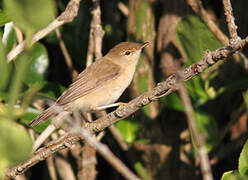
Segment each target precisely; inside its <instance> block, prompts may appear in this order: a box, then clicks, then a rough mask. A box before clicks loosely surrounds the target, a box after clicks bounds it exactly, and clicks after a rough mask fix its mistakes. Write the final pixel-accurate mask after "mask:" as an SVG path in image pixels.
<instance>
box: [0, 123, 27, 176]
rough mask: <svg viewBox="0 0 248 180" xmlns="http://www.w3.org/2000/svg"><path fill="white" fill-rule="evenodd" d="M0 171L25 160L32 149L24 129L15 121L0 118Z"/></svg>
mask: <svg viewBox="0 0 248 180" xmlns="http://www.w3.org/2000/svg"><path fill="white" fill-rule="evenodd" d="M0 129H1V131H0V171H1V172H2V171H3V170H4V169H3V168H6V167H7V166H8V167H10V166H15V165H17V164H18V163H20V162H23V161H24V160H26V159H27V158H28V157H29V155H30V153H31V149H32V141H31V139H30V137H29V135H28V133H27V132H26V130H25V129H24V128H22V127H20V126H18V125H17V124H16V123H15V122H13V121H11V120H6V119H0ZM1 172H0V174H1Z"/></svg>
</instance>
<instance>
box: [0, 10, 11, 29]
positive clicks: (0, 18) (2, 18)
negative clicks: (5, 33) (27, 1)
mask: <svg viewBox="0 0 248 180" xmlns="http://www.w3.org/2000/svg"><path fill="white" fill-rule="evenodd" d="M9 21H10V20H9V18H8V17H7V13H6V12H5V11H3V10H2V9H0V27H1V26H3V25H4V24H6V23H7V22H9Z"/></svg>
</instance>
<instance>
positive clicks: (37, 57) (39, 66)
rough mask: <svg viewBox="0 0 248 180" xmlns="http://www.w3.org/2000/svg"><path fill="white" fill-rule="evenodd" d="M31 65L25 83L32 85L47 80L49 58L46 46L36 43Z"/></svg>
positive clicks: (31, 54) (32, 52)
mask: <svg viewBox="0 0 248 180" xmlns="http://www.w3.org/2000/svg"><path fill="white" fill-rule="evenodd" d="M29 58H30V61H31V62H30V64H29V66H28V68H27V70H26V77H25V83H26V84H28V85H31V84H33V83H35V82H39V81H44V80H45V79H46V75H47V70H48V65H49V58H48V54H47V50H46V48H45V46H44V45H42V44H40V43H35V45H34V46H33V48H32V50H31V52H30V56H29Z"/></svg>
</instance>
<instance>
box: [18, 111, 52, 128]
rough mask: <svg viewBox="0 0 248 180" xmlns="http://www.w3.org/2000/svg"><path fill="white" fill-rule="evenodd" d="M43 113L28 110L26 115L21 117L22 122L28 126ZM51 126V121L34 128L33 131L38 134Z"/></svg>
mask: <svg viewBox="0 0 248 180" xmlns="http://www.w3.org/2000/svg"><path fill="white" fill-rule="evenodd" d="M40 113H41V111H38V110H36V109H33V108H27V110H26V112H25V113H24V115H23V116H22V117H21V119H20V122H21V123H22V124H25V125H27V126H28V124H29V123H30V121H31V120H33V119H34V118H36V117H37V116H38V115H39V114H40ZM49 124H50V121H46V122H44V123H41V124H39V125H37V126H34V127H32V129H34V130H35V131H36V132H39V133H41V132H43V131H44V130H45V129H46V127H47V126H48V125H49Z"/></svg>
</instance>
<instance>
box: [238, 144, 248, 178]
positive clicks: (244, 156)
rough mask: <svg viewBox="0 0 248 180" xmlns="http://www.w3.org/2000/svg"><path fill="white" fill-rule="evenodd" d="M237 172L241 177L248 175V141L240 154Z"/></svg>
mask: <svg viewBox="0 0 248 180" xmlns="http://www.w3.org/2000/svg"><path fill="white" fill-rule="evenodd" d="M238 170H239V173H240V174H241V175H248V140H247V141H246V143H245V145H244V147H243V149H242V151H241V153H240V156H239V167H238Z"/></svg>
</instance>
